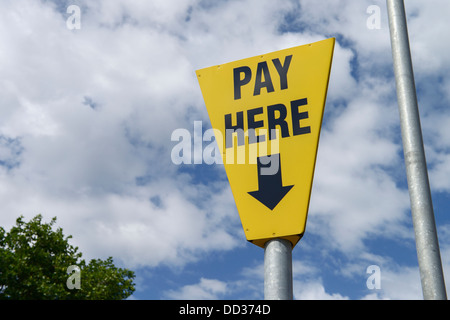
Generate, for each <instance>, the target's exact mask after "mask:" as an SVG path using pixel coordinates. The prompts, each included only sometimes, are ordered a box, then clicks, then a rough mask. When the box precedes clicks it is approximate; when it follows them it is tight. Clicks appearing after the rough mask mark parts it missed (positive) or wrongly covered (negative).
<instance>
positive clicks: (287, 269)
mask: <svg viewBox="0 0 450 320" xmlns="http://www.w3.org/2000/svg"><path fill="white" fill-rule="evenodd" d="M264 299H266V300H292V299H293V289H292V244H291V242H290V241H287V240H284V239H272V240H269V241H268V242H267V243H266V244H265V248H264Z"/></svg>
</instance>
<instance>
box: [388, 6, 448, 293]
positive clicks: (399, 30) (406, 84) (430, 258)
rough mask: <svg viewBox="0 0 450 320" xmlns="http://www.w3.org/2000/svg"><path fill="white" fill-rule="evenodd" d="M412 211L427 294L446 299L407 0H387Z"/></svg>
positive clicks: (424, 288)
mask: <svg viewBox="0 0 450 320" xmlns="http://www.w3.org/2000/svg"><path fill="white" fill-rule="evenodd" d="M387 7H388V15H389V28H390V33H391V45H392V56H393V60H394V71H395V80H396V85H397V98H398V106H399V111H400V122H401V130H402V139H403V151H404V155H405V164H406V175H407V179H408V189H409V194H410V200H411V213H412V219H413V225H414V232H415V237H416V248H417V257H418V261H419V269H420V278H421V282H422V291H423V297H424V299H426V300H431V299H433V300H446V299H447V293H446V289H445V282H444V274H443V272H442V262H441V255H440V251H439V242H438V238H437V232H436V223H435V220H434V212H433V203H432V200H431V192H430V185H429V181H428V172H427V164H426V159H425V151H424V146H423V138H422V129H421V125H420V116H419V109H418V104H417V95H416V87H415V82H414V73H413V67H412V60H411V51H410V46H409V37H408V27H407V22H406V14H405V5H404V2H403V0H387Z"/></svg>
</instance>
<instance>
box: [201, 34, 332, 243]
mask: <svg viewBox="0 0 450 320" xmlns="http://www.w3.org/2000/svg"><path fill="white" fill-rule="evenodd" d="M334 43H335V39H334V38H331V39H327V40H324V41H319V42H316V43H312V44H309V45H304V46H299V47H294V48H290V49H285V50H281V51H277V52H272V53H269V54H265V55H260V56H256V57H253V58H248V59H244V60H239V61H235V62H231V63H227V64H224V65H219V66H214V67H210V68H205V69H201V70H197V78H198V81H199V83H200V87H201V90H202V94H203V98H204V100H205V104H206V107H207V109H208V114H209V117H210V120H211V125H212V127H213V129H214V132H215V138H216V141H217V144H218V147H219V150H220V152H221V154H222V159H223V163H224V166H225V170H226V173H227V176H228V180H229V182H230V186H231V190H232V192H233V196H234V199H235V201H236V206H237V209H238V212H239V216H240V218H241V222H242V226H243V228H244V232H245V235H246V237H247V240H248V241H251V242H253V243H254V244H256V245H258V246H260V247H264V244H265V243H266V242H267V241H268V240H270V239H273V238H282V239H287V240H289V241H291V243H292V245H293V246H295V245H296V244H297V242H298V241H299V240H300V238H301V237H302V235H303V233H304V232H305V226H306V218H307V215H308V207H309V199H310V195H311V188H312V182H313V176H314V168H315V163H316V156H317V148H318V143H319V136H320V129H321V126H322V118H323V112H324V107H325V100H326V95H327V89H328V80H329V76H330V70H331V62H332V58H333V51H334Z"/></svg>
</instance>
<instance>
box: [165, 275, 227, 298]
mask: <svg viewBox="0 0 450 320" xmlns="http://www.w3.org/2000/svg"><path fill="white" fill-rule="evenodd" d="M226 292H227V284H226V283H224V282H222V281H219V280H215V279H205V278H201V279H200V282H199V283H197V284H193V285H186V286H183V287H182V288H180V289H179V290H178V291H175V290H169V291H167V292H166V294H165V295H166V296H167V298H169V299H176V300H217V299H219V298H220V297H221V296H223V295H224V294H226Z"/></svg>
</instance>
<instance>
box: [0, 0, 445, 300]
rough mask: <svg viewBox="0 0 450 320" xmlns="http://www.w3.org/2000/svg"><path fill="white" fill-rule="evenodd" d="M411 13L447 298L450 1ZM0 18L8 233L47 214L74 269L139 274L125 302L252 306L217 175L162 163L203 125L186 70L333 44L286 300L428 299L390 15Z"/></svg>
mask: <svg viewBox="0 0 450 320" xmlns="http://www.w3.org/2000/svg"><path fill="white" fill-rule="evenodd" d="M405 2H406V10H407V15H408V27H409V35H410V41H411V50H412V58H413V64H414V71H415V77H416V85H417V93H418V100H419V108H420V114H421V121H422V130H423V136H424V144H425V149H426V156H427V162H428V169H429V178H430V185H431V191H432V197H433V205H434V213H435V218H436V225H437V230H438V237H439V242H440V248H441V257H442V262H443V268H444V273H445V277H446V279H447V288H448V287H449V286H450V283H449V282H448V281H449V280H448V279H450V217H449V215H448V208H449V207H450V178H449V177H450V108H449V106H450V77H449V76H448V75H449V74H450V72H449V71H450V56H449V55H448V51H449V50H450V44H449V42H448V41H446V40H447V39H449V38H450V21H449V19H448V18H447V13H448V12H450V2H449V1H447V0H428V1H422V0H406V1H405ZM0 5H1V8H2V9H1V10H0V43H1V46H0V81H1V85H0V106H1V107H0V203H1V214H0V225H1V226H3V227H4V228H5V229H7V230H9V228H10V227H11V226H13V225H14V224H15V220H16V218H17V217H19V216H20V215H23V216H24V217H25V218H26V219H31V218H32V217H34V216H36V215H37V214H42V215H43V217H44V220H45V221H48V222H49V221H50V220H51V218H52V217H55V216H56V217H57V226H58V227H62V228H63V231H64V233H65V234H66V235H69V234H70V235H72V236H73V238H72V239H71V243H72V244H73V245H76V246H78V247H79V251H80V252H82V253H83V258H84V259H92V258H100V259H106V258H107V257H109V256H112V257H113V258H114V263H115V264H116V265H117V266H119V267H122V268H128V269H131V270H133V271H135V272H136V278H135V283H136V291H135V292H134V294H133V295H132V296H131V297H130V299H136V300H140V299H155V300H159V299H263V298H264V294H263V286H264V285H263V281H264V279H263V264H264V251H263V249H262V248H260V247H257V246H255V245H253V244H251V243H249V242H247V241H246V239H245V235H244V232H243V229H242V226H241V222H240V219H239V215H238V212H237V210H236V206H235V203H234V199H233V196H232V194H231V189H230V186H229V184H228V180H227V177H226V174H225V170H224V168H223V165H220V164H212V165H210V164H207V163H204V162H203V163H201V164H193V163H192V164H176V163H174V162H173V161H172V158H171V152H172V149H173V148H174V147H175V146H176V144H177V142H176V141H175V142H174V141H172V139H171V136H172V133H173V132H174V131H175V130H177V129H186V130H188V131H189V132H191V133H192V138H194V122H195V121H201V123H202V126H203V130H206V129H208V128H210V122H209V118H208V114H207V111H206V107H205V104H204V101H203V97H202V94H201V90H200V87H199V84H198V81H197V78H196V75H195V70H198V69H202V68H205V67H209V66H214V65H218V64H223V63H226V62H231V61H235V60H238V59H243V58H247V57H252V56H255V55H259V54H264V53H268V52H272V51H277V50H281V49H285V48H290V47H295V46H299V45H303V44H308V43H311V42H315V41H320V40H324V39H327V38H330V37H335V38H336V47H335V51H334V60H333V66H332V70H331V76H330V82H329V89H328V97H327V103H326V107H325V114H324V119H323V126H322V132H321V137H320V144H319V151H318V157H317V163H316V169H315V177H314V183H313V188H312V194H311V202H310V208H309V214H308V221H307V225H306V232H305V235H304V237H303V238H302V239H301V241H300V242H299V243H298V244H297V246H296V247H295V248H294V250H293V285H294V298H295V299H301V300H304V299H343V300H360V299H394V300H396V299H402V300H403V299H422V290H421V284H420V276H419V270H418V264H417V255H416V249H415V240H414V230H413V226H412V219H411V212H410V202H409V194H408V188H407V184H406V176H405V166H404V159H403V149H402V141H401V134H400V126H399V114H398V107H397V99H396V91H395V80H394V75H393V68H392V55H391V47H390V38H389V28H388V18H387V13H386V12H387V11H386V4H385V1H384V0H321V1H313V0H219V1H213V0H171V1H166V0H150V1H144V0H126V1H125V0H108V1H106V0H105V1H87V0H68V1H62V0H61V1H58V0H16V1H8V0H0ZM378 13H379V15H378ZM205 146H206V144H203V147H205ZM200 160H201V159H200ZM192 162H194V159H193V161H192ZM200 162H201V161H200ZM373 266H375V268H374V267H373ZM373 270H375V271H376V272H375V273H373ZM374 275H376V276H378V278H377V281H378V286H375V287H374V286H373V285H372V286H371V285H370V284H371V283H372V282H371V281H372V280H373V279H374V278H373V277H372V276H374ZM81 290H82V274H81Z"/></svg>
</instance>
